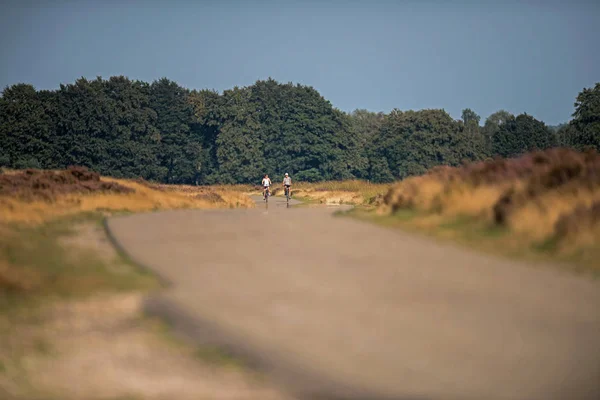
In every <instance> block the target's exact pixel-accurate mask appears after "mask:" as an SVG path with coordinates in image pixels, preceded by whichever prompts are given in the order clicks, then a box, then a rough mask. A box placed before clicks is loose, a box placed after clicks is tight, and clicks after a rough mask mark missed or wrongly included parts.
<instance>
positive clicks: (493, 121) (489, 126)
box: [482, 110, 515, 146]
mask: <svg viewBox="0 0 600 400" xmlns="http://www.w3.org/2000/svg"><path fill="white" fill-rule="evenodd" d="M514 117H515V116H514V115H513V114H511V113H509V112H508V111H506V110H499V111H496V112H495V113H493V114H491V115H490V116H489V117H487V118H486V120H485V124H484V125H483V128H482V133H483V135H484V136H485V138H486V141H487V142H488V143H489V144H490V146H491V143H492V141H493V138H494V135H495V134H496V132H498V130H499V129H500V125H502V124H504V123H505V122H506V121H508V120H510V119H512V118H514Z"/></svg>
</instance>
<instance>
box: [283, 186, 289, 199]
mask: <svg viewBox="0 0 600 400" xmlns="http://www.w3.org/2000/svg"><path fill="white" fill-rule="evenodd" d="M283 190H284V191H285V201H286V202H287V203H289V202H290V187H289V186H284V188H283Z"/></svg>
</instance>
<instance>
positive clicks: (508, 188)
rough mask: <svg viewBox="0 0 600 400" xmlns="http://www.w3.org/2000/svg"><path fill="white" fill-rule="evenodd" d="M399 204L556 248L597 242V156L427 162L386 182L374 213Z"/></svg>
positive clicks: (565, 152) (544, 154) (555, 152)
mask: <svg viewBox="0 0 600 400" xmlns="http://www.w3.org/2000/svg"><path fill="white" fill-rule="evenodd" d="M399 210H413V211H415V212H421V213H425V214H429V215H431V214H435V215H437V216H440V217H443V218H464V217H468V218H472V219H476V220H479V221H482V222H485V223H486V224H488V225H489V226H491V227H502V228H506V229H507V230H508V231H509V232H512V233H513V234H516V235H518V236H519V237H520V238H521V239H522V240H524V241H525V242H526V243H528V244H537V245H539V244H540V243H545V244H549V243H551V244H552V247H554V248H556V249H559V250H561V249H567V248H568V249H570V250H571V251H573V250H574V249H578V248H579V249H580V248H581V247H590V246H591V247H595V248H597V247H598V246H600V155H599V154H598V153H597V152H595V151H587V152H578V151H575V150H571V149H566V148H554V149H548V150H544V151H535V152H531V153H528V154H524V155H522V156H520V157H517V158H512V159H502V158H496V159H494V160H488V161H483V162H476V163H470V164H465V165H463V166H461V167H438V168H434V169H432V170H430V171H429V172H428V173H427V174H425V175H421V176H415V177H411V178H408V179H405V180H403V181H401V182H398V183H397V184H395V185H393V186H392V187H391V188H390V190H389V191H388V192H387V193H386V194H385V196H384V199H383V204H382V205H381V206H380V207H379V210H378V211H379V213H380V214H384V215H393V214H395V213H397V212H398V211H399ZM443 218H442V219H443ZM599 264H600V263H599Z"/></svg>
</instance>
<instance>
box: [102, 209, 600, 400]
mask: <svg viewBox="0 0 600 400" xmlns="http://www.w3.org/2000/svg"><path fill="white" fill-rule="evenodd" d="M336 209H339V208H335V207H334V208H328V207H320V208H319V207H316V208H309V207H298V208H294V207H286V205H285V201H284V200H282V199H281V198H276V197H272V198H271V201H270V203H269V204H268V206H265V204H264V203H262V202H260V200H259V204H258V207H257V208H256V209H251V210H218V211H199V210H183V211H169V212H160V213H148V214H136V215H130V216H123V217H115V218H111V219H110V220H109V221H108V222H107V227H108V229H109V232H110V234H111V235H112V237H113V239H114V240H115V242H116V243H118V245H119V246H121V247H122V249H124V251H125V252H126V253H127V254H128V255H129V256H130V257H132V259H134V260H135V261H136V262H138V263H140V264H142V265H144V266H146V267H148V268H150V269H151V270H153V271H155V272H156V273H157V274H159V275H160V276H162V277H163V278H164V279H165V280H167V281H168V282H169V283H170V288H169V289H167V290H166V291H165V292H164V293H163V294H161V295H159V296H158V297H156V298H153V299H150V300H149V302H148V311H149V312H153V313H160V314H161V315H163V316H165V317H167V318H170V319H171V322H172V323H173V324H174V326H175V328H177V329H180V330H181V331H182V332H184V333H186V334H187V335H191V336H193V337H194V338H196V339H197V340H199V341H201V342H202V343H208V344H217V345H220V346H223V347H225V348H227V349H229V350H230V351H232V352H234V353H235V354H238V355H240V356H242V357H245V358H246V359H247V360H250V361H251V362H253V363H255V365H256V367H257V368H259V369H261V370H262V371H266V373H267V374H268V375H269V376H270V377H271V378H272V379H273V380H274V382H276V383H279V384H281V385H282V386H283V387H284V388H286V389H288V390H289V391H290V392H291V393H292V394H293V395H295V396H297V397H298V398H308V399H399V400H402V399H404V400H408V399H478V400H479V399H487V400H492V399H527V400H531V399H544V400H550V399H599V398H600V284H599V282H597V281H596V282H595V281H593V280H591V279H589V278H586V277H582V276H575V275H571V274H568V273H563V272H561V271H558V270H556V269H553V268H543V267H539V266H530V265H526V264H523V263H517V262H513V261H506V260H501V259H497V258H493V257H490V256H487V255H481V254H478V253H475V252H470V251H467V250H465V249H460V248H457V247H454V246H452V245H445V244H439V243H437V242H434V241H432V240H429V239H425V238H422V237H415V236H412V235H409V234H406V233H403V232H399V231H395V230H389V229H386V228H381V227H378V226H374V225H371V224H368V223H364V222H360V221H356V220H352V219H349V218H336V217H333V216H331V213H332V211H335V210H336Z"/></svg>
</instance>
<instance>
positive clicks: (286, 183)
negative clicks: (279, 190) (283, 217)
mask: <svg viewBox="0 0 600 400" xmlns="http://www.w3.org/2000/svg"><path fill="white" fill-rule="evenodd" d="M286 189H287V191H288V197H292V191H291V190H292V178H290V175H289V174H288V173H287V172H286V173H285V176H284V177H283V192H284V193H285V190H286Z"/></svg>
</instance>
